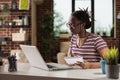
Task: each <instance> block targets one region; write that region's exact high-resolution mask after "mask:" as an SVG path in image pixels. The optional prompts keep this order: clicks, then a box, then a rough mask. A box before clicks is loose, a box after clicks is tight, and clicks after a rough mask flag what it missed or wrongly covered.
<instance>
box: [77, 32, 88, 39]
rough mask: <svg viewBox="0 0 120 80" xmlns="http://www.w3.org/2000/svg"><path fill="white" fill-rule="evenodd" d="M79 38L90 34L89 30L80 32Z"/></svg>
mask: <svg viewBox="0 0 120 80" xmlns="http://www.w3.org/2000/svg"><path fill="white" fill-rule="evenodd" d="M78 36H79V38H86V37H87V36H88V32H86V31H82V32H80V33H79V34H78Z"/></svg>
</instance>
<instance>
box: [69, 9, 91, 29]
mask: <svg viewBox="0 0 120 80" xmlns="http://www.w3.org/2000/svg"><path fill="white" fill-rule="evenodd" d="M71 15H72V16H74V17H76V18H77V19H78V20H80V21H81V22H83V23H86V25H85V29H88V28H90V27H91V21H90V19H89V18H90V16H89V14H88V10H87V9H86V10H85V9H83V10H82V9H80V10H78V11H75V12H73V13H72V14H71Z"/></svg>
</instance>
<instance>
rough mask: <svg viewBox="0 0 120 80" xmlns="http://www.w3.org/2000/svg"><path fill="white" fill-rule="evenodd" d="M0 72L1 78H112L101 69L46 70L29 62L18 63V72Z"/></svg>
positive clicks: (47, 79)
mask: <svg viewBox="0 0 120 80" xmlns="http://www.w3.org/2000/svg"><path fill="white" fill-rule="evenodd" d="M7 69H8V68H7V66H5V70H4V71H3V72H0V80H111V79H107V78H106V75H104V74H101V73H102V72H101V69H72V70H60V71H45V70H41V69H37V68H33V67H31V66H30V65H29V64H27V63H21V64H18V71H17V72H8V70H7Z"/></svg>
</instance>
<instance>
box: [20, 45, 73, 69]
mask: <svg viewBox="0 0 120 80" xmlns="http://www.w3.org/2000/svg"><path fill="white" fill-rule="evenodd" d="M20 47H21V49H22V51H23V52H24V54H25V56H26V57H27V59H28V61H29V63H30V64H31V66H32V67H36V68H40V69H44V70H49V71H52V70H65V69H72V67H71V66H68V65H62V64H57V63H45V61H44V59H43V57H42V56H41V54H40V52H39V51H38V49H37V47H36V46H28V45H20Z"/></svg>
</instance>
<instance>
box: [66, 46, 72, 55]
mask: <svg viewBox="0 0 120 80" xmlns="http://www.w3.org/2000/svg"><path fill="white" fill-rule="evenodd" d="M67 56H68V57H72V52H71V49H70V48H69V49H68V53H67Z"/></svg>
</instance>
